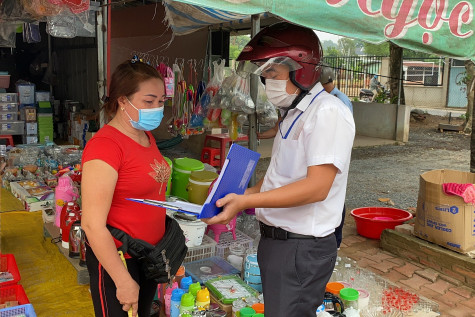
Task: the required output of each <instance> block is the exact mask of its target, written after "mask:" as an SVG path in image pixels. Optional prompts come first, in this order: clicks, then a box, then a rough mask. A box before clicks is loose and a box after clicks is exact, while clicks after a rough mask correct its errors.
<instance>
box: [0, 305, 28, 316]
mask: <svg viewBox="0 0 475 317" xmlns="http://www.w3.org/2000/svg"><path fill="white" fill-rule="evenodd" d="M19 315H21V316H22V315H25V316H26V317H36V313H35V310H34V309H33V305H31V304H26V305H20V306H15V307H8V308H4V309H0V317H14V316H19Z"/></svg>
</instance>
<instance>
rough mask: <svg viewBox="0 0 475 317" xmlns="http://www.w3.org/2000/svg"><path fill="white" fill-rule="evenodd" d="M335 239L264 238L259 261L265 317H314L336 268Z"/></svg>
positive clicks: (331, 235)
mask: <svg viewBox="0 0 475 317" xmlns="http://www.w3.org/2000/svg"><path fill="white" fill-rule="evenodd" d="M336 256H337V248H336V239H335V235H334V234H333V233H332V234H330V235H328V236H327V237H324V238H315V239H288V240H274V239H272V238H266V237H261V240H260V242H259V247H258V252H257V261H258V262H259V268H260V270H261V279H262V287H263V293H264V302H265V306H266V307H265V315H266V316H272V317H293V316H298V317H307V316H308V317H315V312H316V311H317V308H318V306H320V305H321V304H322V303H323V297H324V295H325V287H326V284H327V283H328V281H329V280H330V277H331V275H332V272H333V268H334V267H335V261H336Z"/></svg>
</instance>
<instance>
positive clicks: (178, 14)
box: [164, 0, 475, 61]
mask: <svg viewBox="0 0 475 317" xmlns="http://www.w3.org/2000/svg"><path fill="white" fill-rule="evenodd" d="M472 3H473V1H457V0H318V1H317V0H175V1H174V0H165V1H164V5H165V9H166V13H167V19H168V23H169V24H170V25H171V27H172V29H173V31H174V32H175V33H176V34H177V35H183V34H189V33H191V32H193V31H195V30H198V29H200V28H202V27H207V26H208V25H210V24H226V23H231V24H232V23H234V24H239V23H242V22H244V21H248V20H249V19H250V16H251V15H255V14H267V13H270V14H272V15H276V16H278V17H280V18H282V19H284V20H287V21H289V22H292V23H296V24H300V25H303V26H306V27H309V28H311V29H314V30H319V31H324V32H328V33H332V34H336V35H340V36H345V37H350V38H354V39H360V40H363V41H366V42H370V43H374V44H378V43H382V42H384V41H391V42H393V43H395V44H397V45H399V46H401V47H404V48H409V49H412V50H417V51H423V52H428V53H434V54H438V55H442V56H447V57H453V58H457V59H471V60H473V61H475V37H474V30H475V23H474V21H473V6H474V5H473V4H472Z"/></svg>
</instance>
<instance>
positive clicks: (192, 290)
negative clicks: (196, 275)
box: [188, 282, 201, 298]
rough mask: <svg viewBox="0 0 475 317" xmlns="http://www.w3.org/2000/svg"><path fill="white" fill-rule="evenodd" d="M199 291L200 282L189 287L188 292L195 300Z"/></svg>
mask: <svg viewBox="0 0 475 317" xmlns="http://www.w3.org/2000/svg"><path fill="white" fill-rule="evenodd" d="M199 290H201V284H200V282H196V283H193V284H191V285H190V288H189V290H188V291H189V292H190V294H191V295H193V297H194V298H196V294H198V291H199Z"/></svg>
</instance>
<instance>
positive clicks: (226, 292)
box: [205, 275, 258, 305]
mask: <svg viewBox="0 0 475 317" xmlns="http://www.w3.org/2000/svg"><path fill="white" fill-rule="evenodd" d="M205 285H206V287H208V289H209V290H210V292H212V293H213V295H215V297H216V298H217V299H218V300H219V301H220V302H221V303H223V304H225V305H228V304H231V303H232V302H234V301H235V300H236V299H238V298H247V297H256V296H257V295H258V293H257V292H256V290H255V289H253V288H252V287H250V286H249V285H247V284H246V283H244V281H243V280H241V278H239V277H238V276H236V275H228V276H222V277H218V278H214V279H211V280H208V281H206V283H205Z"/></svg>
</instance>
